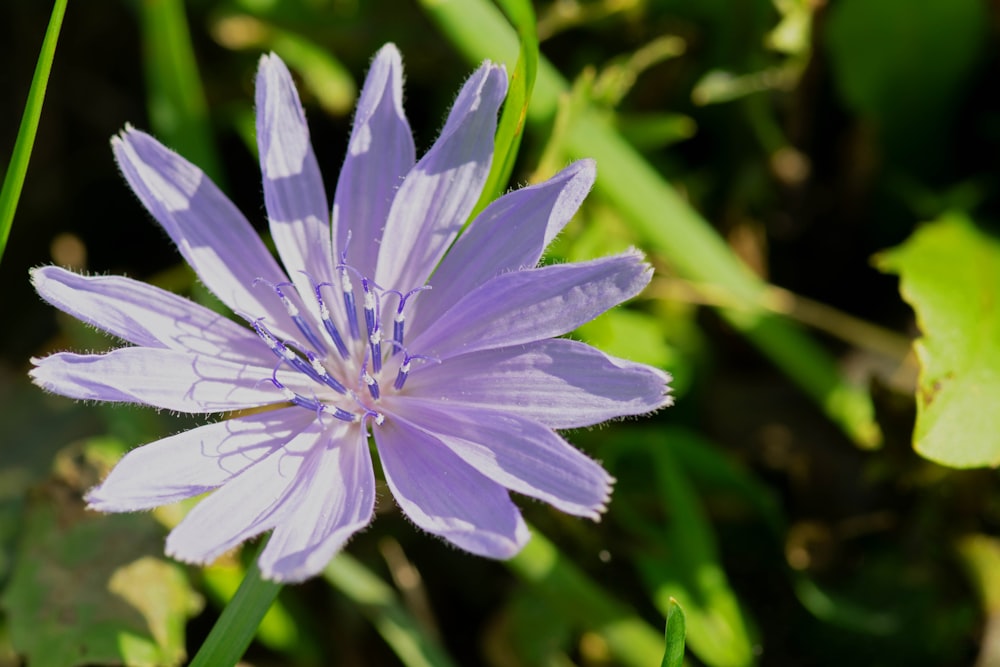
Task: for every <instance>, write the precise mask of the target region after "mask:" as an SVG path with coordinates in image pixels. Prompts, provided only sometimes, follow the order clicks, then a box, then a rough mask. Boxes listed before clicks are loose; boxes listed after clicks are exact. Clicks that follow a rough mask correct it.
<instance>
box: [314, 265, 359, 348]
mask: <svg viewBox="0 0 1000 667" xmlns="http://www.w3.org/2000/svg"><path fill="white" fill-rule="evenodd" d="M323 286H330V287H332V285H330V283H320V284H319V285H316V302H317V303H318V304H319V316H320V319H321V320H323V326H324V327H325V328H326V332H327V333H328V334H330V338H332V339H333V344H334V345H336V346H337V351H338V352H340V356H341V357H343V358H344V359H347V358H348V357H350V356H351V354H350V352H348V351H347V345H346V344H344V339H343V338H341V336H340V331H338V330H337V325H335V324H334V323H333V318H332V317H330V309H329V308H327V307H326V303H325V302H324V301H323V295H322V294H320V288H321V287H323Z"/></svg>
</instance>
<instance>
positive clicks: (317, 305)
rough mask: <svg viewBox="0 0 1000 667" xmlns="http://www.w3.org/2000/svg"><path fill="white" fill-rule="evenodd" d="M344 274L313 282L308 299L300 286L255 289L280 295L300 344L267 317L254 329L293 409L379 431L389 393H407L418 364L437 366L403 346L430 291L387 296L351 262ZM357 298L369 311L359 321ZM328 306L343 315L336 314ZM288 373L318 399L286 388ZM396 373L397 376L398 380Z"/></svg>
mask: <svg viewBox="0 0 1000 667" xmlns="http://www.w3.org/2000/svg"><path fill="white" fill-rule="evenodd" d="M337 272H338V274H339V277H340V280H339V281H338V283H339V284H333V283H329V282H323V283H317V282H316V281H314V280H312V279H311V278H310V282H311V284H312V285H313V288H312V293H311V294H307V295H303V294H302V293H301V290H300V289H299V288H297V287H296V286H295V285H294V284H293V283H279V284H273V283H270V282H268V281H266V280H264V279H262V278H258V279H256V280H255V281H254V286H259V285H264V286H267V287H269V288H270V289H271V290H272V291H273V292H274V295H275V296H276V297H277V298H278V299H279V300H280V301H281V303H282V305H283V306H284V308H285V310H286V312H287V313H288V316H289V318H290V319H291V321H292V322H293V323H294V324H295V327H296V329H298V333H299V334H300V337H299V336H296V337H295V338H280V337H279V336H277V335H276V334H275V333H274V332H272V330H271V329H270V328H268V326H267V324H266V322H265V321H264V318H258V319H256V320H253V321H251V322H250V324H251V326H252V327H253V329H254V331H256V332H257V335H258V336H259V337H260V338H261V340H263V341H264V343H265V344H266V345H267V346H268V348H270V350H271V352H273V353H274V355H275V356H276V357H277V358H278V359H279V362H278V365H277V366H275V369H274V372H273V373H272V374H271V377H270V378H268V380H269V381H270V382H271V383H272V384H273V385H274V387H275V388H276V389H278V390H279V391H281V392H282V394H283V395H284V396H285V398H286V399H287V400H288V401H289V402H290V403H292V404H294V405H297V406H299V407H302V408H305V409H307V410H311V411H314V412H315V413H316V414H317V416H320V417H323V416H329V417H333V418H334V419H339V420H341V421H345V422H363V421H364V420H366V419H371V421H373V422H374V423H375V424H376V425H380V424H382V422H383V421H384V419H385V417H384V415H383V414H382V412H381V411H380V410H379V403H380V399H382V398H383V395H384V392H386V391H388V392H390V393H396V392H399V391H401V390H402V389H403V387H404V386H405V384H406V379H407V377H408V376H409V373H410V369H411V365H412V362H413V361H416V360H422V361H433V360H432V359H430V358H428V357H424V356H422V355H419V354H411V353H410V352H409V351H408V350H407V349H406V347H405V346H404V334H405V330H406V306H407V304H408V303H409V302H410V301H411V299H412V297H413V296H414V295H416V294H418V293H420V292H421V291H423V290H426V289H430V286H429V285H427V286H423V287H418V288H416V289H413V290H410V291H409V292H406V293H403V292H400V291H398V290H392V289H383V288H382V287H380V286H378V285H376V284H375V283H374V282H373V281H371V280H369V279H368V278H367V277H365V276H363V275H361V274H360V273H359V272H358V271H357V270H356V269H354V268H353V267H351V266H349V265H347V264H346V263H341V264H340V265H338V266H337ZM352 275H353V276H354V277H355V278H358V279H359V282H360V284H361V290H360V294H356V288H355V283H354V281H352V280H351V277H352ZM338 290H339V294H337V291H338ZM358 296H360V297H361V299H360V303H361V304H362V308H361V310H362V317H361V318H359V317H358V302H359V299H358V298H357V297H358ZM392 299H395V312H394V314H393V316H392V337H391V338H389V339H388V340H386V339H385V337H384V335H383V329H384V325H383V319H384V317H385V314H384V313H383V302H385V301H388V302H389V304H390V305H392V303H393V302H392V301H391V300H392ZM328 301H329V302H330V304H332V305H333V307H334V308H337V309H339V312H337V313H336V315H335V314H334V312H332V311H331V305H328ZM310 304H311V305H310ZM362 322H363V325H362ZM319 325H322V327H320V326H319ZM282 368H286V369H290V370H292V371H295V372H296V373H299V374H301V375H303V376H305V377H307V378H308V379H309V380H310V384H311V385H312V386H311V393H300V392H299V391H295V390H293V389H291V388H290V387H288V386H287V385H286V384H285V383H283V382H281V380H279V379H278V371H279V370H280V369H282ZM392 371H395V375H394V376H393V375H391V372H392ZM286 379H287V378H286ZM390 379H391V383H390V382H389V380H390Z"/></svg>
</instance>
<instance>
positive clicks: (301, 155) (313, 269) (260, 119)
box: [256, 53, 334, 295]
mask: <svg viewBox="0 0 1000 667" xmlns="http://www.w3.org/2000/svg"><path fill="white" fill-rule="evenodd" d="M256 102H257V148H258V152H259V155H260V170H261V174H262V175H263V179H264V202H265V204H266V206H267V216H268V219H269V220H270V224H271V237H272V238H273V239H274V245H275V246H276V247H277V249H278V254H279V255H280V256H281V261H282V262H283V263H284V265H285V267H286V268H287V270H288V274H289V277H291V279H292V282H293V283H295V285H296V287H297V288H298V290H299V294H302V295H304V294H311V293H312V291H313V284H314V283H317V284H318V283H321V282H329V281H331V280H333V278H334V275H333V263H334V259H333V246H332V242H331V240H330V217H329V216H330V213H329V208H328V207H327V202H326V191H325V189H324V187H323V177H322V175H321V174H320V171H319V165H318V164H317V163H316V155H315V154H314V153H313V149H312V144H311V143H310V141H309V126H308V125H306V116H305V112H304V111H303V110H302V103H301V102H300V101H299V95H298V93H297V92H296V90H295V83H294V82H293V81H292V75H291V74H290V73H289V71H288V68H287V67H285V63H283V62H282V61H281V59H280V58H278V56H276V55H274V54H273V53H272V54H270V55H264V56H262V57H261V59H260V68H259V70H258V71H257V97H256ZM302 271H305V274H304V273H302ZM306 274H308V275H306Z"/></svg>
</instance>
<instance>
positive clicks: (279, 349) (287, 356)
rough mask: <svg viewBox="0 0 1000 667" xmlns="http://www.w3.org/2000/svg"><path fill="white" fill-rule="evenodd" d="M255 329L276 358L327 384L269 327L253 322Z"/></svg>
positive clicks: (258, 321) (316, 380) (259, 322)
mask: <svg viewBox="0 0 1000 667" xmlns="http://www.w3.org/2000/svg"><path fill="white" fill-rule="evenodd" d="M253 328H254V331H256V332H257V335H258V336H260V337H261V338H262V339H263V340H264V342H265V343H267V346H268V347H269V348H271V352H273V353H274V356H276V357H278V358H279V359H281V360H282V361H284V362H285V363H287V364H288V365H289V366H291V367H292V368H294V369H295V370H297V371H299V372H300V373H304V374H305V375H307V376H309V378H310V379H312V380H314V381H315V382H319V383H320V384H327V383H326V382H325V381H324V380H323V378H322V377H321V376H320V374H319V373H317V372H316V370H315V369H313V367H312V366H310V365H309V364H307V363H306V362H305V360H304V359H303V358H302V357H300V356H299V355H298V354H296V353H295V351H294V350H293V349H292V348H290V347H289V346H288V345H286V344H285V343H283V342H281V341H280V340H278V339H277V338H275V337H274V334H272V333H271V332H270V331H268V329H267V327H265V326H264V325H263V324H261V321H260V320H257V321H255V322H253Z"/></svg>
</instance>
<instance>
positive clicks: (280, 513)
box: [167, 420, 329, 563]
mask: <svg viewBox="0 0 1000 667" xmlns="http://www.w3.org/2000/svg"><path fill="white" fill-rule="evenodd" d="M328 438H329V436H328V434H327V433H325V432H324V427H323V425H322V424H321V423H320V422H319V420H313V421H312V423H311V424H309V426H308V427H307V428H306V429H305V430H303V431H302V432H301V433H299V434H298V435H296V436H295V437H294V438H292V439H291V440H290V441H289V442H288V444H287V445H285V447H282V448H279V449H277V450H275V451H274V452H272V453H271V454H270V455H268V456H265V457H264V458H262V459H261V460H260V461H258V462H256V463H254V464H253V465H252V466H250V467H249V468H247V469H246V470H244V471H243V472H241V473H240V474H239V475H237V476H236V477H234V478H233V479H232V480H230V481H229V482H227V483H226V484H225V485H223V486H222V487H221V488H219V489H218V490H217V491H216V492H215V493H213V494H212V495H210V496H209V497H208V498H205V499H204V500H202V501H201V502H200V503H198V504H197V505H196V506H195V508H194V509H193V510H191V511H190V512H189V513H188V515H187V516H186V517H184V520H183V521H181V522H180V524H178V525H177V527H176V528H174V529H173V531H171V533H170V535H168V536H167V555H169V556H172V557H173V558H176V559H178V560H182V561H184V562H187V563H210V562H212V561H213V560H215V559H216V558H218V557H219V556H220V555H222V554H223V553H225V552H226V551H228V550H229V549H232V548H233V547H235V546H236V545H237V544H239V543H240V542H243V541H244V540H248V539H250V538H251V537H254V536H255V535H259V534H260V533H263V532H264V531H266V530H270V529H271V528H274V527H275V526H276V525H278V524H279V523H280V522H281V521H283V520H286V519H288V518H290V517H291V515H292V514H294V513H295V512H296V511H297V510H298V509H300V508H298V507H297V506H296V505H295V503H294V502H290V500H291V499H293V498H294V497H295V496H296V494H297V492H298V487H299V486H300V485H301V484H302V476H301V474H300V472H301V471H302V469H303V468H305V467H307V466H309V465H313V464H314V461H315V459H316V458H317V456H319V455H320V454H321V450H322V443H323V442H325V441H326V440H327V439H328Z"/></svg>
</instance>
